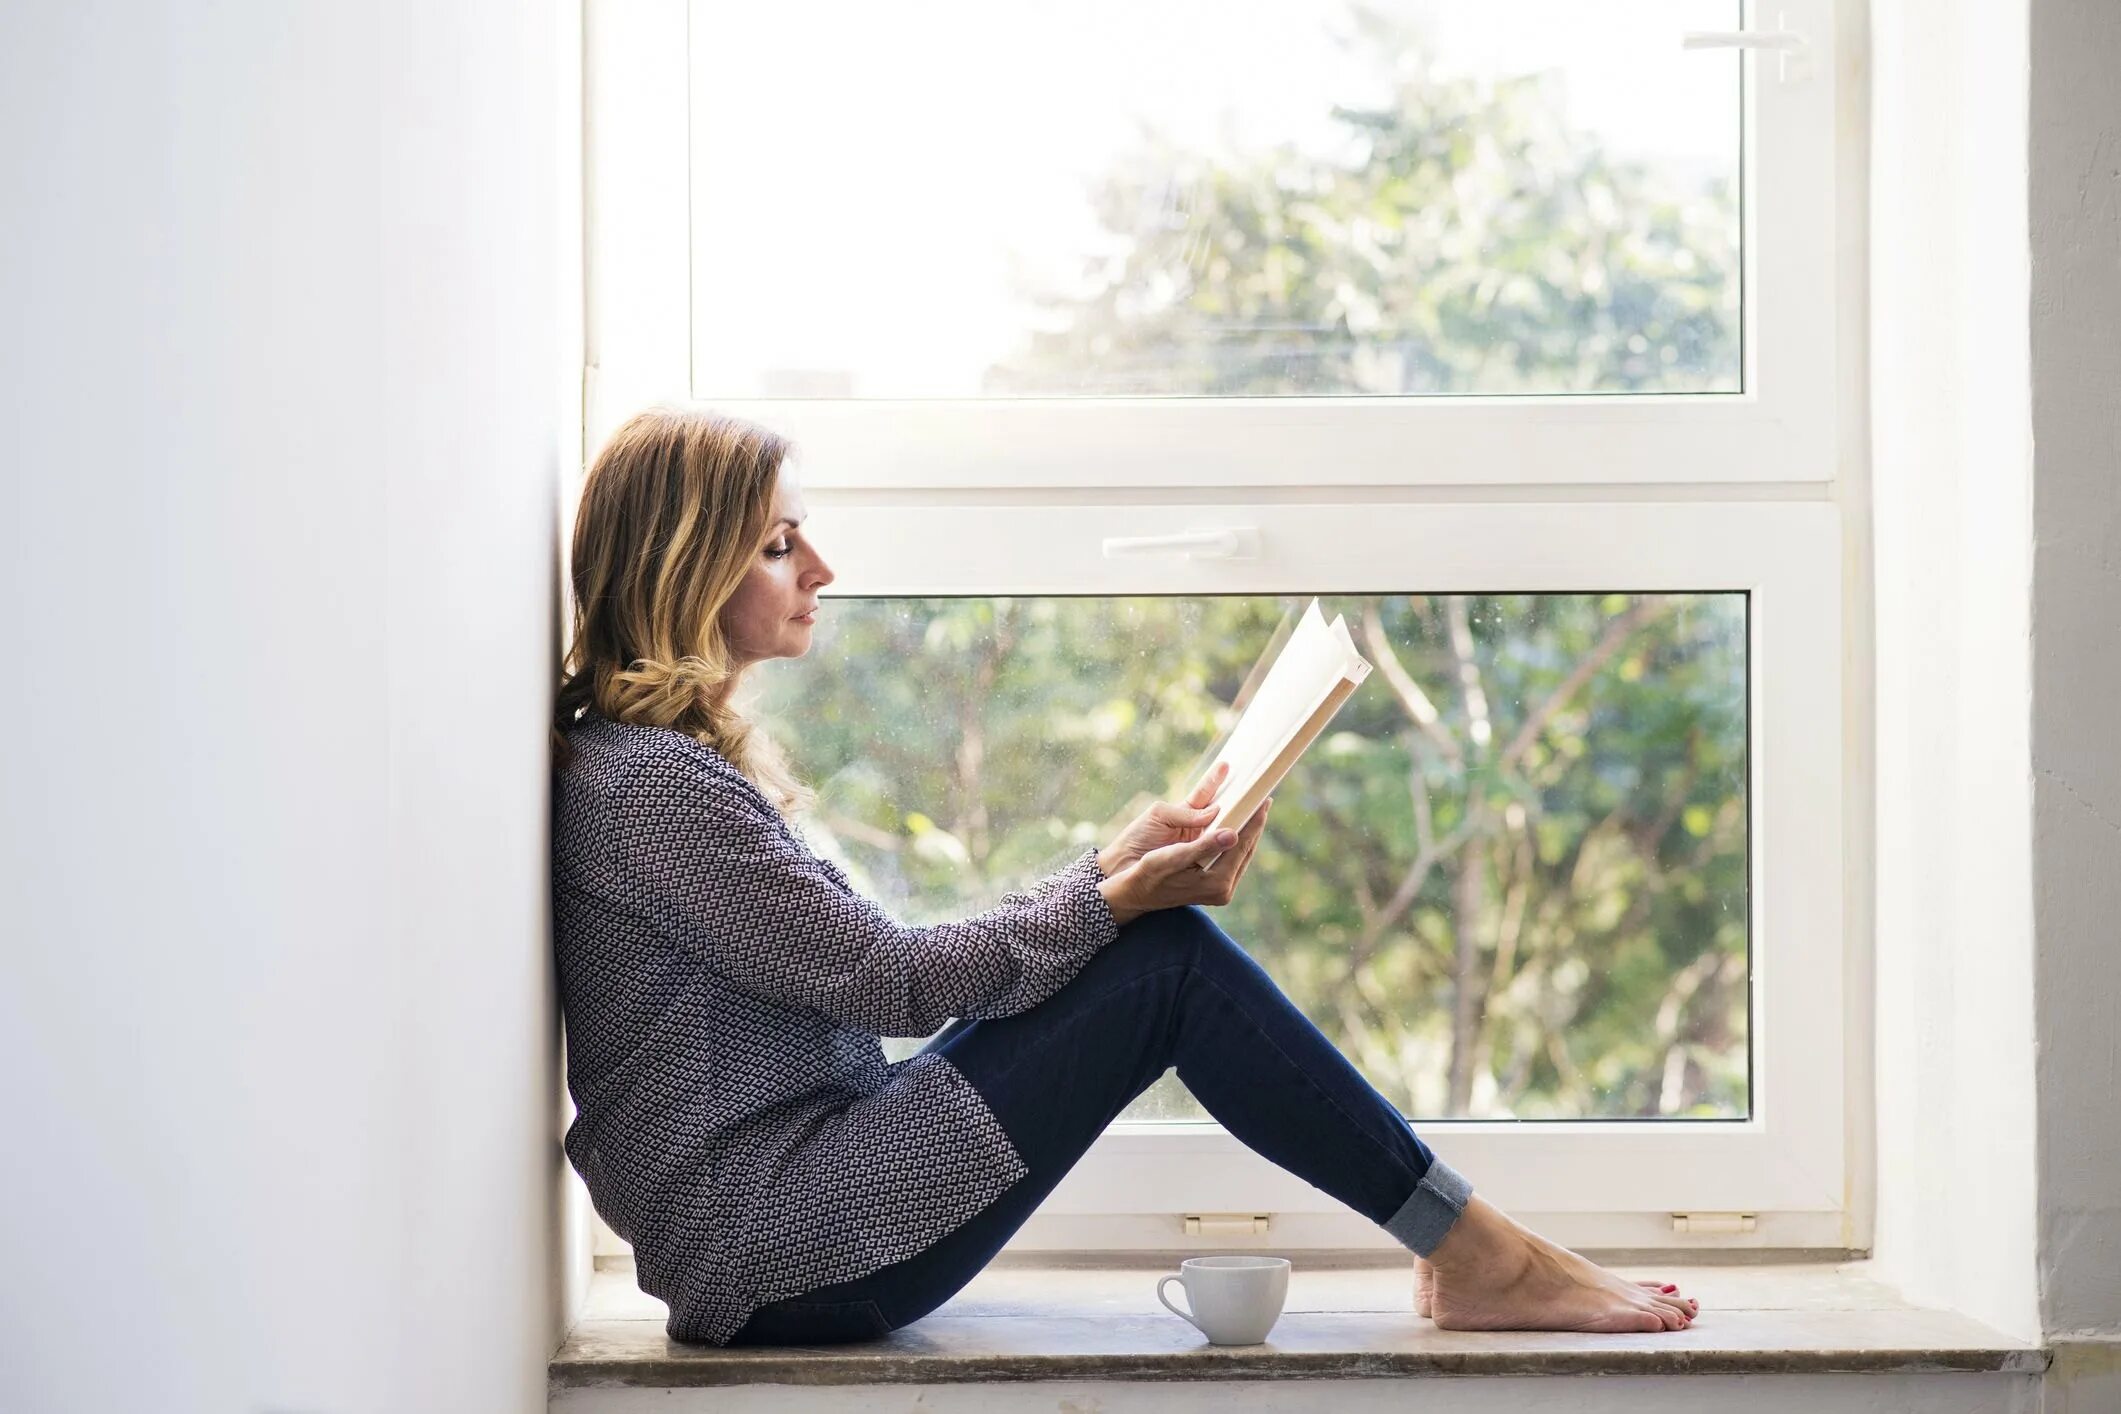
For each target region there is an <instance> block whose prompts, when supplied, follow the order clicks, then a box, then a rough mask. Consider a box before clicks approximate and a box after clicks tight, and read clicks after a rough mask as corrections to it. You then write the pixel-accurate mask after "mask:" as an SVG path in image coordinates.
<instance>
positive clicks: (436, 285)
mask: <svg viewBox="0 0 2121 1414" xmlns="http://www.w3.org/2000/svg"><path fill="white" fill-rule="evenodd" d="M568 33H569V29H568V22H567V21H566V20H565V19H563V18H562V17H561V14H560V12H559V11H558V10H557V9H556V8H555V7H552V6H539V5H522V4H513V3H504V0H486V3H479V2H478V0H424V3H420V4H408V3H396V4H356V5H323V4H301V5H296V4H285V3H272V2H271V0H254V3H248V4H221V5H198V4H191V3H180V0H141V3H133V4H128V5H95V6H90V5H76V4H62V3H58V0H52V3H44V4H30V5H9V6H6V7H5V8H4V9H0V310H4V311H5V314H4V316H0V318H4V338H0V458H4V469H5V477H6V484H7V502H6V512H5V515H4V520H5V526H6V529H5V534H6V537H7V549H6V553H5V556H4V570H0V573H4V574H5V576H6V580H5V583H6V589H7V602H8V605H9V610H8V614H7V620H8V624H9V640H10V641H9V644H8V652H7V663H8V665H9V669H10V674H9V683H8V689H7V691H6V692H5V694H4V695H0V696H4V706H0V713H4V719H0V720H4V739H5V741H6V743H7V746H8V747H9V753H8V754H9V757H10V760H9V764H8V766H7V768H6V774H5V777H4V779H5V782H6V784H5V786H4V788H0V789H4V793H5V797H6V812H5V817H6V830H7V839H6V846H7V847H6V850H5V853H4V865H0V868H4V871H5V872H4V889H5V894H4V898H0V919H4V923H0V927H4V929H5V942H4V949H5V951H4V958H5V963H4V965H5V980H4V982H0V1074H4V1075H5V1076H6V1077H7V1082H8V1139H7V1142H6V1144H5V1162H0V1271H4V1272H5V1280H4V1282H0V1329H4V1330H5V1331H6V1337H5V1344H6V1347H7V1354H6V1356H5V1357H4V1359H0V1406H5V1407H7V1408H9V1409H11V1410H40V1411H41V1410H75V1409H78V1410H83V1411H88V1410H95V1411H108V1410H117V1409H150V1408H151V1409H155V1410H158V1411H189V1410H202V1411H204V1410H216V1411H222V1410H259V1409H271V1410H286V1411H310V1410H318V1411H321V1410H334V1411H340V1410H379V1411H380V1410H393V1411H395V1410H413V1409H449V1410H452V1411H458V1410H504V1409H506V1410H528V1409H532V1408H540V1407H542V1405H543V1401H544V1382H543V1373H544V1362H545V1359H546V1357H547V1355H548V1353H549V1351H550V1349H551V1345H552V1342H553V1340H554V1339H555V1337H556V1334H557V1330H556V1327H557V1322H558V1320H559V1317H560V1305H561V1297H560V1294H559V1293H558V1291H557V1290H556V1284H557V1281H558V1268H557V1266H556V1257H555V1253H554V1250H553V1241H552V1237H551V1233H552V1229H553V1217H554V1213H555V1205H556V1202H557V1193H558V1182H557V1178H558V1163H559V1160H558V1156H557V1152H556V1145H555V1142H554V1128H553V1126H554V1119H555V1115H556V1113H557V1105H558V1097H557V1095H556V1092H555V1089H554V1075H555V1066H556V1060H555V1051H554V1047H555V1044H556V1035H555V1023H554V1020H553V1015H554V1008H553V1002H552V994H551V984H550V981H549V971H550V964H549V948H548V944H547V939H546V935H545V927H546V923H545V919H546V910H545V880H546V819H545V809H546V806H545V775H544V765H543V761H544V757H543V752H544V740H545V737H544V733H545V709H544V704H545V702H546V701H547V693H548V690H549V687H550V681H551V668H552V658H553V640H554V636H555V631H554V601H555V594H556V589H555V583H554V522H555V511H556V508H555V506H554V489H553V488H554V485H555V481H556V463H555V456H556V450H557V449H558V447H559V445H560V443H561V441H562V438H563V434H562V432H561V427H562V424H563V422H564V406H563V401H562V399H561V397H560V396H559V391H558V390H559V389H560V387H561V386H562V383H561V377H562V375H561V369H562V368H563V366H565V362H566V361H565V359H564V358H563V352H564V351H563V348H562V343H563V331H564V330H565V329H566V328H567V327H568V325H569V321H570V320H571V319H573V318H574V312H573V311H572V310H570V309H568V308H567V306H566V301H565V298H564V296H563V281H562V278H561V271H562V270H563V269H564V268H565V259H564V251H565V246H566V241H567V236H566V234H565V233H564V230H563V229H562V227H561V222H560V214H561V209H562V204H563V200H564V197H565V196H566V187H565V184H564V182H563V180H562V178H561V175H560V173H561V157H562V149H563V148H564V145H565V144H564V142H563V141H562V140H561V139H560V138H559V137H558V133H559V131H560V125H559V123H558V122H557V121H556V116H555V103H554V98H555V93H556V92H561V91H564V89H565V86H566V78H567V76H566V75H565V73H564V71H563V67H562V66H563V64H564V62H565V61H564V55H565V52H566V47H567V35H568Z"/></svg>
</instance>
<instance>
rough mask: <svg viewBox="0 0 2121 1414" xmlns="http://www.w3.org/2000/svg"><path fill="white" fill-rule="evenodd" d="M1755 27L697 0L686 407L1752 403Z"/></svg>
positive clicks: (1665, 10)
mask: <svg viewBox="0 0 2121 1414" xmlns="http://www.w3.org/2000/svg"><path fill="white" fill-rule="evenodd" d="M1739 12H1740V6H1739V4H1738V0H1706V3H1704V0H1629V3H1625V4H1597V5H1593V4H1585V3H1583V0H1454V2H1453V3H1438V2H1437V0H1384V3H1363V4H1356V5H1338V4H1331V3H1315V2H1314V3H1290V0H1276V2H1275V3H1267V2H1266V0H1251V3H1245V2H1244V0H1076V3H1072V4H1069V5H1008V4H995V3H992V0H936V3H930V4H923V5H918V6H903V5H874V4H867V3H855V0H789V3H783V4H776V5H718V6H710V7H703V9H702V11H701V13H702V14H703V15H704V16H705V17H706V18H705V19H704V20H703V21H696V23H704V24H705V26H706V28H705V29H704V30H703V31H702V32H701V33H700V35H699V37H698V45H697V49H696V63H695V72H694V84H693V88H694V93H693V105H694V113H695V125H694V161H695V181H696V183H697V190H696V202H697V205H696V208H695V210H696V215H695V220H694V223H693V227H694V257H695V261H694V271H693V285H694V298H695V301H696V303H695V308H694V317H695V319H696V321H697V330H696V340H695V343H696V348H695V352H694V359H695V365H694V366H695V379H694V391H695V393H696V395H698V396H700V397H703V398H743V397H769V398H770V397H791V398H809V397H831V398H886V399H888V398H977V397H1004V398H1006V397H1075V396H1107V397H1109V396H1127V395H1148V396H1240V395H1242V396H1273V395H1334V396H1348V395H1365V394H1368V395H1395V396H1407V395H1423V394H1461V395H1462V394H1511V393H1539V394H1556V393H1594V392H1595V393H1624V392H1643V393H1687V392H1704V391H1716V392H1733V391H1739V390H1740V376H1739V370H1740V356H1739V271H1740V264H1739V199H1738V192H1739V151H1740V106H1741V105H1740V89H1739V74H1740V68H1739V59H1738V56H1737V54H1736V53H1735V52H1734V51H1730V50H1684V49H1682V48H1681V47H1680V38H1681V35H1682V34H1683V33H1684V32H1685V31H1687V30H1698V29H1730V28H1736V27H1738V25H1739Z"/></svg>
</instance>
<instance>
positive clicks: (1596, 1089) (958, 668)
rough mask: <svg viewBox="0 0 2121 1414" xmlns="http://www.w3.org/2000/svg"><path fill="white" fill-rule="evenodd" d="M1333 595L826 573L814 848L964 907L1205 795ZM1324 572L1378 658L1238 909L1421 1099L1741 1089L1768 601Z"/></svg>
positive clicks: (1503, 1106)
mask: <svg viewBox="0 0 2121 1414" xmlns="http://www.w3.org/2000/svg"><path fill="white" fill-rule="evenodd" d="M1311 597H1312V596H1311V595H1310V594H1299V595H1289V596H1278V595H1234V596H1201V597H1191V598H1165V597H1074V596H1066V597H1025V598H948V599H907V598H876V599H834V600H831V601H829V612H828V613H826V614H825V615H823V616H821V618H820V620H819V626H818V631H817V634H816V636H815V638H814V640H813V643H812V647H811V650H810V652H809V653H808V654H807V655H806V656H804V657H803V658H801V659H796V660H790V661H786V662H777V663H774V664H772V665H770V667H768V668H767V669H766V670H765V671H763V672H761V673H760V674H759V675H758V677H757V678H756V679H754V681H756V682H757V683H758V684H759V696H758V702H757V708H758V710H759V711H761V712H762V713H763V714H764V716H765V717H766V719H767V720H768V722H769V723H770V724H771V729H772V731H773V732H774V734H775V736H776V737H777V738H778V739H779V740H781V741H782V742H783V743H784V744H785V745H786V747H787V748H788V750H789V752H790V754H791V756H792V757H793V758H794V760H795V763H796V765H797V767H798V768H799V769H800V770H801V771H802V772H803V774H804V775H805V776H806V777H807V778H808V779H809V780H810V781H811V782H812V783H813V784H814V785H816V786H817V788H818V790H819V793H820V796H821V801H820V807H819V810H818V812H817V813H816V814H815V815H813V816H812V817H810V818H809V819H808V820H807V821H806V822H805V824H804V826H803V829H804V833H805V834H806V835H808V836H809V838H810V840H811V842H812V844H813V845H814V846H815V847H816V848H817V849H818V850H819V851H820V852H822V853H824V854H827V855H829V856H831V857H833V858H834V859H836V860H838V861H839V862H840V863H841V864H842V865H843V866H844V867H845V868H846V870H847V872H848V874H849V876H850V878H851V879H852V881H853V883H854V884H855V886H856V887H857V888H859V889H861V891H862V892H863V893H865V894H867V895H869V896H870V897H871V898H874V899H876V900H877V901H878V902H879V903H881V904H883V905H884V906H885V907H886V908H887V909H889V910H890V911H891V912H892V913H894V914H895V915H896V916H898V917H900V918H901V919H904V920H905V921H908V922H915V923H926V922H938V921H942V920H945V919H951V918H960V917H964V916H966V915H967V914H970V913H973V912H977V911H979V910H981V909H983V908H986V907H989V906H991V905H992V904H993V902H994V900H995V898H996V896H997V895H998V894H999V893H1000V892H1001V890H1002V889H1004V888H1008V887H1014V886H1016V885H1019V884H1022V883H1026V882H1028V881H1030V880H1031V879H1033V878H1036V877H1037V876H1038V875H1039V874H1041V873H1042V872H1044V871H1045V870H1047V869H1050V868H1053V867H1057V866H1058V865H1059V864H1061V863H1064V862H1065V861H1066V860H1067V858H1068V857H1070V856H1071V855H1072V854H1074V853H1075V852H1077V851H1079V850H1081V849H1082V848H1084V847H1085V846H1088V845H1091V844H1097V845H1102V844H1105V843H1107V842H1108V841H1109V840H1110V839H1111V838H1112V837H1113V835H1114V834H1116V833H1117V832H1118V830H1119V829H1120V827H1121V826H1123V825H1124V824H1125V823H1126V822H1127V821H1128V820H1131V819H1132V818H1133V817H1134V816H1135V815H1136V814H1137V813H1138V812H1139V811H1140V810H1141V809H1142V808H1143V807H1144V806H1146V805H1147V804H1148V803H1149V801H1151V800H1154V799H1157V798H1159V797H1163V798H1176V797H1177V796H1178V795H1179V794H1181V793H1182V791H1183V789H1184V783H1186V782H1187V781H1189V780H1190V778H1191V777H1192V776H1193V775H1194V774H1196V773H1197V772H1198V770H1199V769H1200V768H1201V767H1203V766H1204V765H1205V764H1206V763H1207V761H1208V760H1210V759H1211V758H1212V756H1213V754H1214V752H1215V750H1216V749H1217V748H1218V746H1219V744H1220V738H1221V737H1222V735H1223V734H1224V733H1225V732H1226V731H1227V730H1228V728H1229V726H1230V725H1231V723H1232V722H1233V721H1234V711H1233V709H1232V706H1231V704H1232V703H1233V702H1234V701H1235V699H1236V697H1237V693H1238V689H1239V688H1240V686H1241V685H1242V684H1243V682H1244V680H1245V678H1246V675H1247V674H1248V673H1249V672H1250V671H1251V669H1252V668H1253V667H1254V665H1255V664H1256V663H1257V662H1258V660H1259V657H1260V654H1261V651H1262V649H1263V648H1264V647H1265V645H1266V644H1268V643H1269V642H1270V641H1272V639H1273V637H1274V634H1275V633H1276V632H1277V630H1278V629H1279V627H1280V626H1281V625H1282V624H1283V623H1285V622H1289V621H1291V620H1292V619H1293V616H1294V615H1296V614H1299V613H1301V612H1302V610H1303V607H1304V606H1305V605H1306V604H1307V603H1308V602H1309V601H1310V599H1311ZM1319 599H1320V603H1319V608H1320V611H1321V612H1322V613H1323V614H1324V615H1325V616H1326V618H1327V619H1328V620H1329V621H1330V620H1331V618H1332V616H1333V615H1334V614H1336V613H1341V614H1345V615H1346V616H1347V621H1348V625H1349V628H1350V630H1351V631H1353V632H1354V633H1355V635H1356V640H1357V643H1358V645H1359V646H1360V647H1361V649H1362V650H1363V654H1364V656H1365V657H1366V658H1368V659H1369V660H1370V661H1371V663H1372V664H1373V665H1375V668H1376V671H1373V672H1372V673H1371V674H1370V677H1369V678H1368V679H1367V680H1366V681H1365V682H1364V684H1363V685H1362V686H1361V687H1360V688H1359V689H1357V691H1356V692H1355V694H1354V696H1353V697H1351V698H1350V699H1349V700H1348V702H1347V703H1346V704H1345V705H1344V706H1343V707H1342V708H1341V710H1340V713H1339V715H1338V716H1337V717H1336V718H1335V719H1334V721H1333V723H1332V725H1331V727H1329V728H1328V730H1327V732H1326V734H1325V735H1324V736H1322V737H1320V738H1319V740H1318V741H1317V742H1315V743H1313V745H1312V747H1311V749H1310V750H1309V752H1307V753H1306V754H1305V756H1304V757H1303V759H1302V760H1300V761H1299V762H1298V763H1297V765H1296V767H1295V768H1294V769H1293V770H1292V771H1291V773H1290V774H1289V776H1288V777H1286V778H1285V779H1284V780H1283V782H1282V783H1281V785H1280V786H1279V787H1278V788H1277V789H1276V791H1275V795H1274V818H1273V822H1272V824H1271V826H1270V827H1269V830H1268V834H1267V838H1266V840H1265V841H1264V842H1263V843H1262V845H1261V846H1260V849H1259V852H1258V853H1257V854H1256V855H1255V856H1254V857H1253V861H1252V864H1251V866H1250V868H1249V869H1248V870H1247V872H1246V874H1245V877H1244V879H1243V880H1242V881H1241V882H1240V884H1239V887H1238V894H1237V897H1236V899H1235V900H1233V901H1232V903H1231V904H1230V905H1229V906H1228V907H1225V908H1220V909H1217V910H1214V913H1215V917H1216V920H1217V922H1218V923H1220V924H1221V926H1222V927H1223V928H1224V930H1225V931H1227V932H1228V933H1229V934H1230V935H1231V936H1232V937H1234V938H1235V939H1237V941H1238V942H1239V943H1241V944H1242V945H1243V946H1244V947H1245V948H1246V949H1247V950H1248V951H1249V952H1250V953H1251V954H1252V955H1253V956H1254V957H1255V958H1257V959H1258V960H1259V962H1260V963H1261V964H1262V965H1263V966H1264V967H1266V969H1267V970H1268V971H1269V972H1270V973H1272V974H1273V976H1274V977H1275V979H1276V980H1277V981H1278V982H1279V983H1280V984H1281V986H1282V988H1283V989H1284V990H1285V991H1287V992H1288V993H1289V995H1290V996H1291V997H1292V998H1294V999H1295V1000H1296V1001H1297V1003H1298V1004H1299V1005H1300V1006H1301V1007H1302V1008H1303V1009H1304V1011H1305V1013H1306V1014H1307V1015H1308V1016H1310V1018H1311V1019H1312V1020H1313V1021H1314V1022H1315V1023H1316V1024H1317V1025H1318V1026H1319V1028H1320V1029H1321V1030H1323V1031H1324V1032H1325V1034H1326V1035H1327V1036H1328V1037H1330V1038H1331V1039H1332V1040H1333V1042H1334V1043H1335V1044H1336V1045H1338V1046H1339V1047H1340V1048H1341V1049H1342V1050H1343V1051H1344V1052H1345V1053H1346V1054H1347V1056H1348V1057H1349V1058H1350V1060H1352V1061H1353V1062H1354V1063H1355V1064H1356V1066H1357V1067H1358V1068H1359V1069H1361V1070H1362V1071H1363V1073H1364V1074H1365V1075H1367V1076H1368V1077H1369V1080H1370V1082H1371V1083H1372V1084H1373V1085H1375V1086H1377V1088H1378V1089H1379V1090H1380V1091H1381V1092H1382V1093H1383V1094H1384V1095H1385V1096H1386V1097H1387V1098H1388V1099H1390V1100H1391V1101H1392V1102H1393V1103H1394V1104H1396V1105H1398V1106H1399V1107H1400V1109H1401V1110H1402V1111H1403V1112H1404V1113H1405V1114H1407V1115H1408V1116H1409V1117H1410V1118H1456V1117H1463V1118H1518V1119H1592V1118H1601V1119H1602V1118H1622V1117H1640V1116H1678V1117H1690V1118H1692V1117H1699V1118H1712V1119H1732V1118H1743V1117H1744V1116H1745V1115H1746V1114H1747V1112H1748V1104H1749V1093H1750V1092H1749V1084H1748V1074H1749V1072H1748V1046H1747V1038H1748V996H1749V991H1748V985H1747V979H1748V953H1747V942H1748V940H1747V917H1748V912H1747V906H1746V900H1747V867H1746V866H1747V802H1746V790H1747V769H1746V742H1747V736H1746V701H1747V698H1746V598H1745V596H1744V595H1743V594H1742V593H1719V594H1672V595H1641V594H1618V593H1615V594H1559V595H1554V594H1542V595H1370V596H1364V595H1321V596H1319ZM1424 720H1426V725H1425V724H1424ZM885 1044H886V1048H887V1054H889V1055H890V1056H891V1057H892V1058H893V1059H897V1058H899V1057H902V1056H906V1055H911V1054H912V1053H913V1052H914V1051H915V1050H917V1049H918V1048H919V1045H920V1042H918V1041H915V1040H905V1039H894V1040H888V1041H886V1043H885ZM1123 1118H1127V1119H1181V1120H1207V1118H1208V1116H1207V1114H1206V1112H1205V1111H1204V1110H1202V1109H1201V1108H1200V1107H1199V1106H1198V1105H1197V1104H1196V1103H1195V1102H1194V1100H1193V1099H1192V1097H1191V1096H1190V1095H1189V1094H1188V1093H1187V1092H1186V1091H1185V1089H1184V1088H1183V1087H1182V1086H1181V1085H1180V1084H1179V1083H1178V1079H1177V1076H1176V1074H1175V1073H1173V1074H1170V1075H1167V1076H1165V1077H1164V1078H1163V1079H1162V1080H1160V1081H1158V1082H1157V1083H1156V1085H1154V1086H1152V1087H1151V1088H1150V1090H1149V1091H1148V1092H1146V1093H1145V1094H1144V1095H1143V1096H1142V1097H1141V1098H1140V1099H1139V1100H1138V1101H1136V1103H1135V1104H1134V1105H1133V1106H1132V1107H1130V1108H1129V1109H1128V1111H1127V1112H1126V1114H1125V1116H1123Z"/></svg>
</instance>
